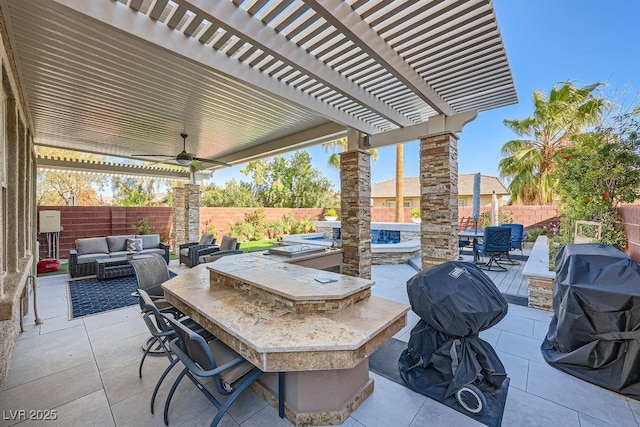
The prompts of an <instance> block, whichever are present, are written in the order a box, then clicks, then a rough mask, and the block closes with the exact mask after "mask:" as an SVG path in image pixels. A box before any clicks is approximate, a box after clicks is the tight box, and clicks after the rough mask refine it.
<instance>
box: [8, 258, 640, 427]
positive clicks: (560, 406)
mask: <svg viewBox="0 0 640 427" xmlns="http://www.w3.org/2000/svg"><path fill="white" fill-rule="evenodd" d="M175 263H176V261H172V262H171V264H170V267H171V268H172V270H174V271H176V272H178V273H179V272H180V270H181V268H180V267H178V266H177V265H175ZM512 268H513V267H512ZM414 274H415V270H414V269H413V268H411V267H410V266H408V265H392V266H374V267H373V278H374V279H375V281H376V285H375V286H374V287H373V293H374V295H376V296H380V297H384V298H388V299H392V300H397V301H402V302H406V303H408V299H407V296H406V291H405V284H406V281H407V279H409V278H410V277H412V276H413V275H414ZM505 274H506V273H505ZM516 276H517V274H515V273H514V275H513V277H516ZM67 278H68V276H64V275H59V276H50V277H42V278H38V280H37V283H38V297H39V298H38V300H39V301H38V304H39V314H40V317H41V318H42V319H43V320H44V323H43V324H42V325H40V326H36V325H34V324H33V316H32V314H31V315H30V316H27V318H25V322H26V331H25V332H24V333H21V334H20V336H19V341H18V343H17V345H16V348H15V352H14V355H13V359H12V363H11V366H10V369H9V374H8V377H7V383H6V386H5V389H4V390H3V392H2V394H1V395H0V410H1V412H2V414H3V416H2V417H1V419H0V426H9V425H15V424H18V425H20V426H28V425H35V424H43V422H38V421H29V420H27V421H22V422H18V421H17V420H12V419H11V416H10V412H9V411H16V410H21V409H24V410H27V413H28V410H30V409H34V410H49V409H55V410H56V411H57V420H55V421H49V422H47V423H46V424H47V425H52V426H55V425H60V426H68V425H75V426H86V425H100V426H102V425H104V426H109V425H118V426H125V425H132V426H142V425H158V426H161V425H163V422H162V416H161V405H162V403H163V401H164V397H165V395H166V393H167V390H166V388H163V390H162V391H161V395H160V398H159V400H158V402H160V404H159V405H158V404H157V405H156V409H157V410H158V411H159V412H160V414H158V412H156V415H155V416H153V415H151V414H150V412H149V407H148V404H149V399H150V395H151V391H152V389H153V387H154V385H155V382H156V379H157V377H158V376H159V375H160V373H161V372H162V370H163V369H164V367H165V366H166V363H167V361H166V359H165V358H161V357H155V358H149V359H148V360H147V362H145V366H144V371H143V378H142V379H139V378H138V375H137V367H138V363H139V360H140V356H141V349H140V344H141V342H142V341H143V340H144V338H145V337H146V336H147V334H148V332H147V329H146V327H145V325H144V323H143V321H142V319H141V317H140V314H139V310H138V309H137V306H131V307H128V308H123V309H120V310H115V311H111V312H106V313H102V314H98V315H94V316H88V317H85V318H82V319H77V320H71V321H69V320H68V315H67V294H66V286H65V280H66V279H67ZM505 278H506V276H505ZM516 280H517V279H516ZM499 286H501V285H499ZM505 286H506V283H505ZM550 319H551V314H550V313H549V312H545V311H541V310H536V309H531V308H527V307H522V306H518V305H512V304H510V305H509V314H508V315H507V316H506V317H505V319H503V320H502V321H501V322H500V323H499V324H498V325H496V326H495V327H494V328H492V329H490V330H488V331H485V332H483V333H482V334H481V336H482V337H483V338H484V339H485V340H487V341H488V342H490V343H491V344H492V345H493V346H494V348H495V349H496V350H497V352H498V355H499V356H500V358H501V360H502V362H503V363H504V365H505V367H506V370H507V373H508V375H509V377H510V378H511V383H510V389H509V393H508V397H507V404H506V408H505V412H504V418H503V425H505V426H548V425H558V426H581V427H585V426H607V425H612V426H637V425H639V423H638V420H640V402H638V401H635V400H632V399H628V398H626V397H624V396H621V395H619V394H616V393H613V392H611V391H608V390H605V389H602V388H600V387H597V386H594V385H592V384H589V383H586V382H584V381H581V380H579V379H576V378H574V377H572V376H569V375H566V374H564V373H562V372H560V371H558V370H556V369H554V368H552V367H550V366H548V365H547V364H546V363H545V362H544V361H543V359H542V356H541V354H540V351H539V346H540V343H541V341H542V339H543V337H544V335H545V333H546V331H547V329H548V325H549V321H550ZM416 321H417V316H416V315H415V314H413V313H412V312H410V313H409V316H408V322H407V325H408V326H407V327H405V328H404V329H403V330H402V331H400V332H399V333H398V334H397V335H396V338H399V339H401V340H404V341H406V340H408V338H409V333H410V330H411V328H412V327H413V325H414V324H415V323H416ZM371 377H372V378H374V380H375V391H374V393H373V395H372V396H371V397H370V398H368V399H367V400H366V401H365V402H364V403H363V404H362V405H361V406H360V407H359V408H358V409H356V410H355V412H354V413H353V414H352V416H351V417H350V418H349V419H348V421H347V422H345V423H344V424H343V425H345V426H370V427H374V426H394V427H395V426H423V425H429V426H471V425H480V424H478V423H476V422H475V421H473V420H471V419H470V418H468V417H466V416H464V415H462V414H460V413H459V412H456V411H454V410H452V409H450V408H448V407H446V406H444V405H441V404H439V403H437V402H435V401H433V400H431V399H429V398H426V397H425V396H422V395H420V394H417V393H414V392H412V391H411V390H409V389H408V388H405V387H403V386H401V385H398V384H396V383H394V382H391V381H389V380H387V379H385V378H383V377H380V376H378V375H376V374H374V373H371ZM167 388H168V387H167ZM14 413H15V412H14ZM214 414H215V409H214V408H213V406H212V405H210V403H209V402H208V401H207V400H206V399H205V398H204V396H203V395H202V394H201V393H199V392H198V391H197V390H196V389H195V387H194V386H193V385H192V384H191V383H190V382H188V381H184V382H183V383H182V384H181V386H180V388H179V389H178V392H177V395H176V397H175V398H174V402H173V403H172V407H171V411H170V423H171V425H172V426H180V425H184V426H198V425H209V423H210V421H211V419H213V416H214ZM221 425H225V426H238V425H241V426H246V427H248V426H266V425H268V426H285V425H290V424H289V422H288V421H285V420H282V419H280V418H278V414H277V410H276V409H274V408H272V407H271V406H269V405H267V403H266V402H265V401H263V400H262V399H261V398H259V397H258V396H257V395H256V394H255V393H254V392H253V391H251V390H249V391H248V392H246V393H245V394H244V395H243V396H242V397H241V398H240V400H239V401H238V402H236V403H235V404H234V405H233V406H232V407H231V410H230V411H229V413H228V414H227V415H226V416H225V417H224V418H223V422H222V424H221Z"/></svg>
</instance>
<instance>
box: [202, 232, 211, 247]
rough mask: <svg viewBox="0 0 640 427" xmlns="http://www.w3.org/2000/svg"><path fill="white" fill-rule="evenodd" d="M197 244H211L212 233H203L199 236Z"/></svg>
mask: <svg viewBox="0 0 640 427" xmlns="http://www.w3.org/2000/svg"><path fill="white" fill-rule="evenodd" d="M198 244H199V245H211V244H213V234H209V233H203V234H202V236H201V237H200V241H199V242H198Z"/></svg>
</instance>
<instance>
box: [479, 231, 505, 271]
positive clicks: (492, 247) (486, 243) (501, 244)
mask: <svg viewBox="0 0 640 427" xmlns="http://www.w3.org/2000/svg"><path fill="white" fill-rule="evenodd" d="M473 249H474V251H476V252H477V253H481V254H482V255H483V256H488V257H489V261H488V262H486V263H479V264H478V267H480V268H482V269H484V270H491V267H492V266H495V267H496V269H497V270H499V271H506V270H507V269H506V268H505V267H504V266H502V265H501V264H500V263H498V260H500V258H503V257H506V258H507V259H509V260H511V258H509V250H511V228H510V227H485V229H484V237H483V241H482V243H477V242H474V244H473Z"/></svg>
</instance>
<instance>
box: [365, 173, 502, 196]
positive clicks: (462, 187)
mask: <svg viewBox="0 0 640 427" xmlns="http://www.w3.org/2000/svg"><path fill="white" fill-rule="evenodd" d="M474 175H475V174H473V173H467V174H461V175H458V195H460V196H471V195H473V176H474ZM403 189H404V196H405V197H420V179H419V178H418V177H417V176H412V177H407V178H404V187H403ZM493 191H495V192H496V195H497V196H498V197H500V196H506V195H508V194H509V191H508V190H507V189H506V187H505V186H504V184H502V181H500V179H499V178H498V177H495V176H489V175H482V176H481V179H480V194H491V193H492V192H493ZM395 196H396V180H395V178H391V179H387V180H385V181H382V182H378V183H375V184H373V188H372V189H371V197H395Z"/></svg>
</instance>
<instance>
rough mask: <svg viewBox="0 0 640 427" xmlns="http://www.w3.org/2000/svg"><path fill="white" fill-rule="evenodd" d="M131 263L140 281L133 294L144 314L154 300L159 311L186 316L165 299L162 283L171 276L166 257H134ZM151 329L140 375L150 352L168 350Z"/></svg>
mask: <svg viewBox="0 0 640 427" xmlns="http://www.w3.org/2000/svg"><path fill="white" fill-rule="evenodd" d="M129 263H130V264H131V266H132V267H133V271H134V273H135V276H136V280H137V281H138V290H137V291H136V292H134V293H133V294H131V296H133V297H136V298H138V303H139V304H140V311H141V312H142V314H143V315H144V313H145V312H146V311H148V310H149V306H148V302H152V303H153V306H154V308H155V309H157V310H158V311H159V312H165V313H171V314H172V315H173V316H175V317H176V318H181V317H183V316H184V314H183V313H182V312H181V311H180V310H178V309H177V308H175V307H174V306H173V305H171V304H170V303H169V302H168V301H167V300H165V299H164V290H163V289H162V284H163V283H164V282H166V281H167V280H169V278H170V276H169V268H168V267H167V264H166V262H165V261H164V258H162V257H161V256H160V255H155V254H154V255H152V256H150V257H145V258H140V259H132V260H130V261H129ZM141 290H142V291H144V293H145V294H146V295H147V297H148V301H145V300H144V299H143V297H142V296H141V292H140V291H141ZM147 326H149V325H147ZM156 326H158V328H159V330H162V328H161V327H160V326H159V325H156ZM169 329H170V328H169ZM149 330H150V332H151V337H149V339H147V341H146V343H145V344H144V345H143V346H142V348H143V350H144V352H145V354H144V356H143V357H142V360H141V361H140V368H139V374H140V377H142V365H143V363H144V360H145V358H146V357H147V355H148V354H153V355H162V354H164V353H165V352H166V348H164V346H163V345H161V344H160V341H159V340H158V339H157V337H156V336H155V335H154V331H153V330H151V329H149Z"/></svg>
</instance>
